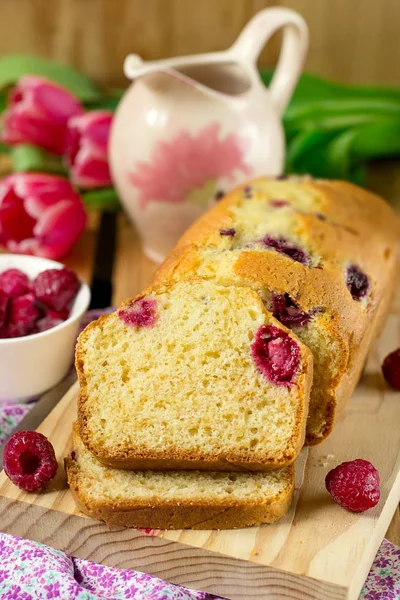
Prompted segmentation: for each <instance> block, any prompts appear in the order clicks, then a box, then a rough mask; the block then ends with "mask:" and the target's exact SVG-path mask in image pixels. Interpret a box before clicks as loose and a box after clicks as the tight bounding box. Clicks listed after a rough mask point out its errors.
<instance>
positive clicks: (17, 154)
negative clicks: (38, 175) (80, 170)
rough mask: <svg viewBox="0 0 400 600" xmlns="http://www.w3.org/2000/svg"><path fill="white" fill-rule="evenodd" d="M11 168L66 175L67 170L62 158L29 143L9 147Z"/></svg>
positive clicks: (19, 170) (18, 171)
mask: <svg viewBox="0 0 400 600" xmlns="http://www.w3.org/2000/svg"><path fill="white" fill-rule="evenodd" d="M10 156H11V159H12V162H13V170H14V171H15V172H17V173H21V172H24V171H38V172H43V173H53V174H58V175H66V174H67V170H66V168H65V165H64V164H63V161H62V158H61V157H60V156H56V155H55V154H50V152H46V150H43V149H42V148H39V147H38V146H33V145H31V144H18V145H17V146H13V147H11V148H10Z"/></svg>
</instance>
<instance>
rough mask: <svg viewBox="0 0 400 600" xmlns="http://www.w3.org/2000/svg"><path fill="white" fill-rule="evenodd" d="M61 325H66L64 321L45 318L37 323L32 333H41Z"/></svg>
mask: <svg viewBox="0 0 400 600" xmlns="http://www.w3.org/2000/svg"><path fill="white" fill-rule="evenodd" d="M61 323H64V319H54V318H53V317H50V316H47V317H43V318H42V319H39V320H38V321H36V323H35V325H34V327H33V330H32V333H41V332H42V331H47V330H48V329H53V327H56V325H60V324H61Z"/></svg>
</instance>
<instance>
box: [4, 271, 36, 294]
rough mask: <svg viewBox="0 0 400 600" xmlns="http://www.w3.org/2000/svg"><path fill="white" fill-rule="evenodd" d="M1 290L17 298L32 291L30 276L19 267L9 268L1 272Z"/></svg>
mask: <svg viewBox="0 0 400 600" xmlns="http://www.w3.org/2000/svg"><path fill="white" fill-rule="evenodd" d="M0 290H2V291H3V292H5V293H6V294H7V296H8V297H9V298H16V297H17V296H22V295H23V294H27V293H28V292H30V291H31V286H30V282H29V279H28V276H27V275H25V273H23V272H22V271H20V270H19V269H8V270H7V271H3V273H0Z"/></svg>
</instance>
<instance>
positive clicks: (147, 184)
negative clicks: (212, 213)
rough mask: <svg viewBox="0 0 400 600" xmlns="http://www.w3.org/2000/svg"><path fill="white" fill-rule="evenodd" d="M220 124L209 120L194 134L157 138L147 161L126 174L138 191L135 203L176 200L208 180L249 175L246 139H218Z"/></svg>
mask: <svg viewBox="0 0 400 600" xmlns="http://www.w3.org/2000/svg"><path fill="white" fill-rule="evenodd" d="M220 128H221V126H220V124H219V123H217V122H214V123H210V124H209V125H207V126H206V127H204V128H203V129H201V130H200V131H199V132H198V133H197V134H191V133H190V132H189V131H188V130H187V129H183V130H182V131H180V132H179V133H178V134H177V135H176V136H175V137H174V138H173V139H172V140H171V141H159V142H158V143H157V144H156V145H155V146H154V148H153V151H152V153H151V156H150V160H149V162H138V163H137V164H136V169H135V171H133V172H130V173H128V177H129V181H130V183H131V184H132V185H133V186H135V187H136V188H137V189H138V190H139V192H140V193H139V204H140V206H141V207H142V208H144V207H145V206H146V205H147V204H148V203H149V202H152V201H153V202H154V201H159V202H171V203H174V204H175V203H179V202H183V201H184V200H186V198H187V196H188V194H189V193H190V192H191V191H192V190H193V189H196V188H197V189H201V188H202V187H203V186H204V184H205V183H206V182H207V181H209V180H214V181H215V180H217V179H218V178H222V177H224V178H227V179H229V180H232V181H233V180H234V179H235V174H236V173H235V172H236V171H241V172H242V173H243V174H244V175H247V176H250V175H251V168H250V167H249V165H248V164H246V162H245V161H244V154H245V152H246V150H247V148H246V146H247V140H246V139H244V138H242V137H240V136H238V135H236V134H234V133H230V134H228V135H227V136H226V137H225V138H224V139H219V134H220Z"/></svg>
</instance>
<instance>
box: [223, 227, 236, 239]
mask: <svg viewBox="0 0 400 600" xmlns="http://www.w3.org/2000/svg"><path fill="white" fill-rule="evenodd" d="M219 234H220V235H227V236H228V237H235V235H236V229H233V227H230V228H228V229H220V230H219Z"/></svg>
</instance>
